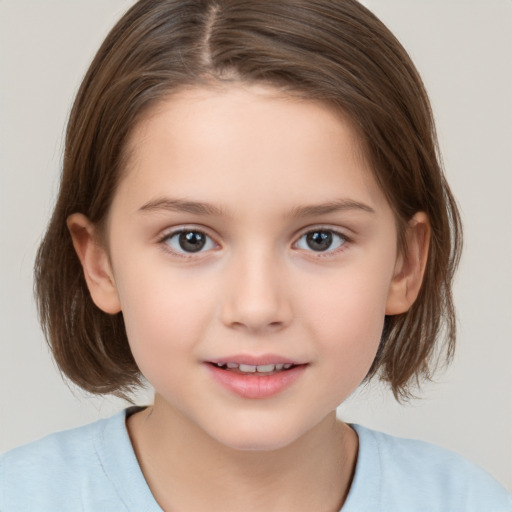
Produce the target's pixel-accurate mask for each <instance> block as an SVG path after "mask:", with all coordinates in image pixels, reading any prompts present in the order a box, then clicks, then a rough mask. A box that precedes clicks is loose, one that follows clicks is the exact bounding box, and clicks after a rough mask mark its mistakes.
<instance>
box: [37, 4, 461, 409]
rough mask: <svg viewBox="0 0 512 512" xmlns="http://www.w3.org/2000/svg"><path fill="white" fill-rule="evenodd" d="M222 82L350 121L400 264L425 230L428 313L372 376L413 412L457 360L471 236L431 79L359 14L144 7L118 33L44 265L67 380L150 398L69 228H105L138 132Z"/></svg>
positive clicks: (86, 105) (394, 319)
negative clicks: (282, 96) (443, 153)
mask: <svg viewBox="0 0 512 512" xmlns="http://www.w3.org/2000/svg"><path fill="white" fill-rule="evenodd" d="M224 82H235V83H250V84H252V83H262V84H266V85H271V86H274V87H277V88H279V89H281V90H282V91H284V92H288V93H290V94H299V95H301V96H302V97H304V98H307V99H310V100H315V101H322V102H325V103H327V104H329V105H332V107H333V108H337V109H340V110H341V111H342V112H343V114H344V115H345V116H346V117H347V118H348V119H349V120H350V122H351V123H352V125H353V126H354V128H355V130H356V132H357V134H358V135H359V138H360V141H361V145H362V147H363V150H364V154H365V157H366V158H367V160H368V163H369V164H370V168H371V169H372V171H373V173H374V176H375V178H376V180H377V182H378V183H379V185H380V187H381V189H382V190H383V192H384V194H385V195H386V197H387V199H388V201H389V204H390V205H391V208H392V209H393V211H394V213H395V217H396V219H397V225H398V232H399V240H398V242H399V248H400V250H401V251H406V250H407V247H406V244H405V237H404V233H405V229H406V226H407V222H408V220H410V219H411V218H412V216H413V215H414V214H415V213H417V212H419V211H423V212H425V213H426V214H427V215H428V217H429V220H430V223H431V229H432V234H431V240H430V247H429V256H428V262H427V268H426V272H425V276H424V282H423V285H422V288H421V291H420V294H419V297H418V298H417V300H416V302H415V304H414V305H413V306H412V308H411V309H410V310H409V311H408V312H407V313H404V314H401V315H396V316H388V317H386V320H385V328H384V332H383V335H382V341H381V345H380V348H379V351H378V354H377V357H376V359H375V361H374V363H373V365H372V368H371V369H370V372H369V374H368V376H367V379H370V378H372V377H374V376H375V375H378V376H379V377H380V378H381V379H382V380H384V381H386V382H387V383H389V385H390V386H391V389H392V390H393V393H394V395H395V397H396V398H397V399H406V398H408V397H410V396H412V393H411V389H412V387H414V385H419V384H420V382H421V381H422V380H424V379H430V378H431V375H432V371H433V369H434V368H435V367H436V363H437V361H438V360H443V361H447V362H448V361H449V360H450V359H451V358H452V356H453V351H454V346H455V335H456V322H455V312H454V306H453V300H452V293H451V284H452V280H453V275H454V272H455V269H456V267H457V264H458V260H459V257H460V250H461V240H462V230H461V222H460V217H459V213H458V210H457V206H456V203H455V200H454V198H453V196H452V194H451V191H450V189H449V187H448V184H447V183H446V180H445V177H444V174H443V171H442V167H441V161H440V155H439V151H438V145H437V138H436V133H435V125H434V121H433V116H432V112H431V108H430V104H429V100H428V97H427V94H426V91H425V88H424V86H423V84H422V81H421V78H420V77H419V74H418V72H417V71H416V69H415V67H414V65H413V63H412V62H411V60H410V58H409V56H408V55H407V53H406V51H405V50H404V49H403V47H402V46H401V45H400V43H399V42H398V41H397V39H396V38H395V37H394V36H393V35H392V34H391V32H390V31H389V30H388V29H387V28H386V27H385V26H384V25H383V24H382V22H380V21H379V20H378V19H377V18H376V17H375V16H374V15H373V14H372V13H371V12H370V11H368V10H367V9H366V8H365V7H363V6H362V5H361V4H359V3H358V2H357V1H355V0H281V1H279V2H267V1H265V0H251V1H246V0H141V1H139V2H137V3H136V4H135V5H134V6H133V7H132V8H131V9H129V10H128V12H127V13H126V14H125V15H124V16H123V18H122V19H121V20H120V21H119V22H118V23H117V25H116V26H115V27H114V28H113V29H112V31H111V32H110V33H109V35H108V36H107V38H106V40H105V41H104V43H103V44H102V46H101V48H100V49H99V51H98V53H97V54H96V56H95V58H94V60H93V62H92V64H91V66H90V68H89V70H88V72H87V74H86V75H85V77H84V79H83V82H82V84H81V87H80V89H79V91H78V94H77V97H76V100H75V102H74V105H73V108H72V111H71V114H70V118H69V122H68V127H67V132H66V143H65V152H64V162H63V170H62V177H61V185H60V190H59V195H58V199H57V203H56V206H55V209H54V213H53V216H52V218H51V220H50V223H49V226H48V230H47V233H46V235H45V237H44V239H43V242H42V244H41V246H40V248H39V252H38V255H37V259H36V265H35V277H36V296H37V301H38V307H39V314H40V319H41V323H42V326H43V329H44V331H45V334H46V337H47V340H48V343H49V345H50V347H51V350H52V352H53V355H54V357H55V360H56V362H57V364H58V366H59V368H60V369H61V371H62V372H63V373H64V374H65V375H66V376H67V377H68V378H69V379H70V380H71V381H73V382H74V383H76V384H77V385H78V386H80V387H81V388H83V389H85V390H87V391H89V392H92V393H99V394H106V393H112V394H115V395H118V396H123V397H125V398H126V397H128V396H129V394H130V393H131V392H132V391H133V390H134V389H136V388H137V387H139V386H140V385H141V383H142V376H141V374H140V372H139V369H138V368H137V365H136V363H135V361H134V359H133V356H132V354H131V351H130V347H129V344H128V340H127V337H126V331H125V328H124V322H123V315H122V313H119V314H117V315H112V316H111V315H107V314H106V313H104V312H103V311H101V310H100V309H98V308H97V307H96V306H95V305H94V303H93V302H92V299H91V297H90V294H89V291H88V289H87V285H86V282H85V279H84V276H83V272H82V268H81V265H80V262H79V260H78V257H77V255H76V254H75V251H74V248H73V245H72V241H71V237H70V234H69V232H68V230H67V227H66V219H67V218H68V216H69V215H71V214H73V213H83V214H84V215H86V216H87V217H88V218H89V220H90V221H91V222H93V223H94V224H95V225H97V226H98V227H101V226H102V225H103V223H104V222H105V219H106V217H107V214H108V211H109V208H110V205H111V202H112V199H113V195H114V193H115V190H116V187H117V184H118V182H119V180H120V179H121V176H122V173H123V171H124V168H125V167H126V162H127V159H128V157H129V155H128V153H127V151H126V148H127V141H128V138H129V136H130V134H131V132H132V130H133V129H134V127H135V126H136V125H137V124H138V122H139V121H140V120H141V116H143V115H144V114H145V113H146V112H148V110H149V109H150V108H151V107H153V106H154V105H156V104H157V103H158V102H160V101H163V100H164V99H166V98H168V97H169V95H170V94H172V93H173V92H176V91H178V90H179V89H180V88H183V87H190V86H208V85H209V86H211V85H213V84H219V83H224ZM440 355H442V357H441V359H439V356H440Z"/></svg>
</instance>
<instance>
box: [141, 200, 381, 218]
mask: <svg viewBox="0 0 512 512" xmlns="http://www.w3.org/2000/svg"><path fill="white" fill-rule="evenodd" d="M347 210H356V211H357V210H359V211H363V212H367V213H375V210H374V209H373V208H372V207H370V206H368V205H367V204H365V203H361V202H359V201H354V200H352V199H337V200H334V201H329V202H326V203H320V204H313V205H305V206H297V207H295V208H292V209H291V211H290V213H289V214H288V216H290V217H292V218H294V217H295V218H300V217H314V216H316V215H326V214H328V213H335V212H340V211H347ZM139 211H141V212H154V211H156V212H158V211H172V212H178V213H180V212H184V213H190V214H193V215H204V216H207V215H214V216H218V217H222V216H226V211H225V210H224V209H223V208H221V207H219V206H216V205H213V204H210V203H204V202H200V201H190V200H186V199H171V198H157V199H153V200H151V201H148V202H147V203H145V204H144V205H143V206H141V207H140V208H139Z"/></svg>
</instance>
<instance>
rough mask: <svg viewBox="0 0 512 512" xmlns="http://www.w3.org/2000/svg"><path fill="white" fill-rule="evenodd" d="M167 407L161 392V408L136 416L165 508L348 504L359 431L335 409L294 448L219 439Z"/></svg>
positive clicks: (133, 432)
mask: <svg viewBox="0 0 512 512" xmlns="http://www.w3.org/2000/svg"><path fill="white" fill-rule="evenodd" d="M166 405H167V404H165V403H164V401H163V399H162V398H161V397H159V396H158V395H157V397H156V399H155V404H154V406H152V407H150V408H148V409H146V410H144V411H141V412H139V413H136V414H134V415H133V416H131V417H130V418H129V420H128V430H129V433H130V437H131V440H132V444H133V445H134V449H135V453H136V455H137V458H138V460H139V464H140V466H141V469H142V472H143V473H144V476H145V478H146V481H147V482H148V485H149V487H150V489H151V491H152V493H153V495H154V497H155V499H156V500H157V502H158V503H159V505H160V506H161V507H162V509H163V510H165V511H167V510H168V511H171V510H197V511H202V510H223V511H226V512H229V511H231V510H232V511H239V510H247V511H248V512H259V511H260V510H261V511H263V510H264V511H265V512H272V511H274V510H275V511H278V510H279V511H287V510H290V511H291V510H293V511H294V512H299V511H302V510H304V511H310V510H319V511H320V510H322V511H323V510H325V512H331V511H338V510H339V509H340V508H341V506H342V504H343V502H344V500H345V498H346V496H347V494H348V490H349V487H350V483H351V480H352V476H353V471H354V468H355V462H356V458H357V435H356V434H355V432H354V431H353V430H352V429H351V428H350V427H348V426H347V425H345V424H343V423H341V422H339V421H337V420H336V415H335V412H334V411H333V413H332V414H330V415H329V416H327V417H326V418H324V420H323V421H322V422H320V423H319V424H318V425H316V426H315V427H313V428H312V429H311V430H310V431H308V432H307V433H306V434H305V435H303V436H302V437H301V438H299V439H297V440H296V441H294V442H292V443H291V444H289V445H288V446H285V447H283V448H280V449H277V450H271V451H246V450H236V449H233V448H230V447H227V446H224V445H223V444H221V443H218V442H217V441H216V440H214V439H212V438H211V437H210V436H209V435H208V434H206V433H205V432H204V431H202V430H201V429H199V428H198V427H197V426H196V425H195V424H192V423H191V422H190V421H188V420H187V419H186V418H184V417H183V416H181V415H180V414H179V413H177V412H176V411H175V410H173V409H171V408H169V407H168V406H166ZM319 504H322V505H321V506H322V507H324V508H323V509H320V508H319Z"/></svg>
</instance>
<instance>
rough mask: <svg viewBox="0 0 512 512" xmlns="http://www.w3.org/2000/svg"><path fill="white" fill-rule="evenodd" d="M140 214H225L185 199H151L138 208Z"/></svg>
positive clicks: (219, 210)
mask: <svg viewBox="0 0 512 512" xmlns="http://www.w3.org/2000/svg"><path fill="white" fill-rule="evenodd" d="M139 211H140V212H154V211H156V212H158V211H163V212H165V211H171V212H178V213H179V212H184V213H191V214H193V215H215V216H219V217H220V216H223V215H225V212H224V210H223V209H222V208H220V207H219V206H216V205H213V204H210V203H204V202H200V201H189V200H186V199H173V198H168V197H161V198H156V199H152V200H151V201H148V202H147V203H145V204H144V205H142V206H141V207H140V208H139Z"/></svg>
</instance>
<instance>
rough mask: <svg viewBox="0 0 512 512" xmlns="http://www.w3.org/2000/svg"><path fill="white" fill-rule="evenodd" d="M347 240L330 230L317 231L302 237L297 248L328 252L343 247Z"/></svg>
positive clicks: (309, 232)
mask: <svg viewBox="0 0 512 512" xmlns="http://www.w3.org/2000/svg"><path fill="white" fill-rule="evenodd" d="M346 242H347V239H346V238H345V237H344V236H343V235H341V234H340V233H337V232H336V231H332V230H330V229H315V230H313V231H308V232H307V233H305V234H304V235H302V236H301V237H300V238H299V240H298V241H297V247H298V248H299V249H304V250H306V251H315V252H327V251H334V250H336V249H338V248H339V247H341V246H342V245H343V244H344V243H346Z"/></svg>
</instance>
